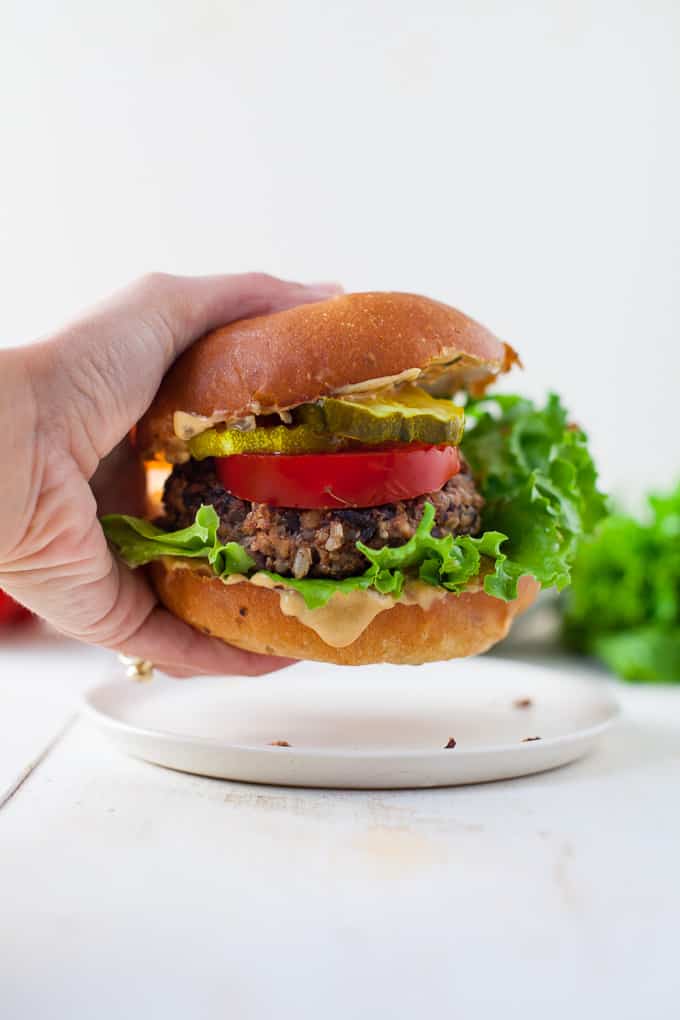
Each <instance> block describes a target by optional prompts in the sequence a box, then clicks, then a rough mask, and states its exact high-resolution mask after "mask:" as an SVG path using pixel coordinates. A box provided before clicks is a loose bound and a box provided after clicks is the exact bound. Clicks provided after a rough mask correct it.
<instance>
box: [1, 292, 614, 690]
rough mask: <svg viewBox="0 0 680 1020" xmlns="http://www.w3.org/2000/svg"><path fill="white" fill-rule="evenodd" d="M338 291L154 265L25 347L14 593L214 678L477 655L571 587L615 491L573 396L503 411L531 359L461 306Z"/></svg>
mask: <svg viewBox="0 0 680 1020" xmlns="http://www.w3.org/2000/svg"><path fill="white" fill-rule="evenodd" d="M337 291H338V288H335V287H324V286H321V287H302V286H300V285H297V284H287V283H284V282H282V281H279V280H274V279H272V278H270V277H264V276H257V275H255V276H242V277H206V278H197V279H187V278H178V277H167V276H152V277H149V278H147V279H145V280H144V281H142V282H140V283H138V284H136V285H134V286H133V287H131V288H129V289H128V290H127V291H126V292H123V294H121V295H119V296H118V297H117V298H114V299H113V300H112V301H110V302H109V303H108V304H107V305H104V306H102V307H101V308H99V309H96V310H95V311H94V312H92V313H91V314H90V315H89V316H88V317H86V318H84V319H82V320H81V321H80V322H77V323H75V324H73V325H72V326H71V327H69V328H68V329H65V330H63V331H62V332H61V333H59V334H58V335H57V336H55V337H53V338H51V339H49V340H47V341H44V342H42V343H40V344H36V345H33V346H32V347H29V348H24V349H16V350H11V351H6V352H2V353H0V368H2V372H1V373H0V391H2V393H1V395H2V399H1V400H0V418H1V419H2V426H3V436H4V437H5V450H6V452H7V456H8V462H9V466H10V472H9V475H8V477H11V478H12V485H11V486H9V487H8V491H7V493H6V496H5V499H4V501H3V502H2V503H0V587H4V588H6V589H7V590H8V591H9V592H10V593H11V594H12V595H14V596H15V597H16V598H18V599H19V600H20V601H21V602H22V603H23V604H25V605H27V606H29V607H30V608H31V609H33V610H35V611H36V612H37V613H38V614H39V615H41V616H43V617H45V618H46V619H48V620H49V621H50V622H52V623H53V624H54V625H55V626H57V627H58V628H59V629H60V630H62V631H64V632H65V633H67V634H69V635H71V636H74V637H77V638H80V639H81V640H85V641H90V642H95V643H98V644H102V645H105V646H107V647H110V648H114V649H116V650H119V651H123V652H125V653H127V654H129V655H135V656H139V657H141V658H145V659H150V660H152V661H153V662H154V663H155V664H156V665H158V666H159V667H160V668H163V669H165V670H166V671H167V672H171V673H173V674H175V675H191V674H195V673H201V672H202V673H225V672H232V673H233V672H244V673H261V672H266V671H267V670H271V669H274V668H277V667H278V666H280V665H281V664H282V663H283V662H285V661H287V660H288V659H291V658H312V659H319V660H324V661H330V662H337V663H342V664H348V665H354V664H360V663H370V662H384V661H387V662H397V663H418V662H424V661H428V660H436V659H444V658H452V657H457V656H464V655H471V654H474V653H476V652H479V651H483V650H484V649H486V648H488V647H489V646H490V645H491V644H493V643H494V642H495V641H498V640H499V639H500V638H502V637H503V636H504V635H505V633H506V632H507V630H508V628H509V626H510V624H511V622H512V619H513V617H514V616H515V615H516V614H517V613H518V612H520V611H521V610H522V609H523V608H524V607H525V606H526V605H527V604H528V603H529V602H530V601H531V600H532V599H533V597H534V596H535V594H536V592H537V590H538V588H539V587H541V586H542V587H548V586H551V585H554V586H556V587H558V588H561V587H563V586H564V585H565V584H567V583H568V582H569V576H570V574H569V571H570V565H571V562H572V559H573V555H574V548H575V544H576V541H577V539H578V537H579V536H580V534H581V532H583V531H587V530H589V529H590V528H591V527H592V525H593V524H594V523H595V521H596V520H597V519H598V518H599V516H601V514H602V512H603V499H602V497H601V495H600V494H599V493H598V492H597V490H596V487H595V478H596V475H595V470H594V468H593V464H592V461H591V459H590V456H589V454H588V451H587V447H586V442H585V436H584V435H583V433H581V432H580V431H579V430H578V429H575V428H573V427H570V426H569V424H568V422H567V418H566V412H565V411H564V409H563V407H562V406H561V404H560V402H559V399H558V398H557V397H555V396H553V397H551V398H550V399H549V400H548V402H547V404H546V406H545V408H542V409H539V408H536V407H535V406H534V405H533V404H532V403H531V402H530V401H527V400H524V399H522V398H520V397H508V396H503V397H495V398H492V397H488V396H485V390H486V387H487V386H488V384H489V383H490V382H492V381H493V380H494V379H495V378H496V377H497V376H498V375H500V374H501V373H502V372H505V371H507V370H509V369H510V368H511V367H512V365H513V363H514V362H515V361H517V356H516V355H515V353H514V351H513V350H512V349H511V348H510V347H509V346H508V345H506V344H504V343H502V342H501V341H499V340H497V339H496V338H495V337H494V336H493V335H492V334H490V333H489V332H488V331H487V330H485V329H484V328H483V327H482V326H480V325H479V324H478V323H476V322H474V321H473V320H471V319H469V318H468V317H467V316H465V315H463V314H462V313H460V312H458V311H456V310H455V309H453V308H450V307H448V306H446V305H443V304H441V303H439V302H436V301H430V300H429V299H427V298H422V297H418V296H415V295H410V294H399V293H367V294H349V295H339V294H338V293H337ZM331 295H332V296H331ZM225 322H226V323H229V322H231V325H227V326H224V325H223V324H224V323H225ZM216 327H220V328H216ZM211 330H212V332H211ZM199 338H200V339H199ZM195 341H198V342H195ZM165 373H167V375H165V378H163V376H164V374H165ZM131 429H133V434H134V445H135V453H134V454H133V452H132V450H131V448H130V445H129V443H127V441H126V436H127V433H128V432H129V431H130V430H131ZM142 463H144V464H145V465H146V468H147V470H148V472H149V477H150V478H154V477H156V476H157V475H158V474H159V472H162V473H163V474H164V475H165V476H166V480H165V485H164V490H163V494H162V499H161V501H160V503H159V502H158V501H154V500H149V498H148V491H147V492H145V491H144V490H145V480H144V472H143V470H142ZM147 488H148V487H147ZM98 513H99V514H102V513H103V514H104V516H103V518H102V521H103V526H104V530H102V528H101V526H100V524H99V520H98ZM107 538H108V542H109V545H107V541H106V539H107ZM110 549H113V550H114V551H115V552H116V553H117V556H112V555H111V551H110ZM121 561H122V562H121ZM138 567H145V568H146V569H144V570H138V569H136V568H138ZM130 568H131V569H130ZM149 578H150V580H151V584H150V583H149ZM159 601H160V603H161V604H162V605H163V606H164V607H166V608H162V607H161V605H159ZM281 657H284V658H283V659H282V658H281Z"/></svg>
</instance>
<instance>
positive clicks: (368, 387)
mask: <svg viewBox="0 0 680 1020" xmlns="http://www.w3.org/2000/svg"><path fill="white" fill-rule="evenodd" d="M420 372H421V370H420V369H419V368H407V369H406V370H405V371H403V372H400V373H399V375H383V376H380V377H379V378H378V379H365V380H364V382H358V383H348V385H347V386H340V387H339V389H337V390H333V393H334V394H339V395H343V394H347V393H370V392H371V391H373V390H384V389H387V387H388V386H398V385H399V383H405V382H413V381H414V379H417V378H418V376H419V375H420Z"/></svg>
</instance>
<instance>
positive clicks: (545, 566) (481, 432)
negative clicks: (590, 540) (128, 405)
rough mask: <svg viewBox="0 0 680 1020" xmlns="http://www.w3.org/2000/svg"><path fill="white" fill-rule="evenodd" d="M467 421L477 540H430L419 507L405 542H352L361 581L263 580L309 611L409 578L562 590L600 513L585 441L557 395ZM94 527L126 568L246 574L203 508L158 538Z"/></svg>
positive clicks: (110, 523)
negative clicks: (479, 507)
mask: <svg viewBox="0 0 680 1020" xmlns="http://www.w3.org/2000/svg"><path fill="white" fill-rule="evenodd" d="M466 415H467V418H468V422H469V425H470V428H469V431H468V433H466V436H465V439H464V442H463V447H462V448H463V453H464V454H465V456H466V458H467V459H468V461H469V463H470V465H471V467H472V469H473V474H474V475H475V478H476V479H477V481H478V484H479V486H480V489H481V491H482V494H483V495H484V497H485V500H486V506H485V509H484V513H483V520H482V523H483V527H484V530H483V532H482V534H481V535H480V536H479V537H477V538H473V537H471V536H469V535H462V536H458V537H457V538H454V537H453V536H452V535H447V536H445V537H443V538H437V537H436V536H434V535H433V534H432V530H433V526H434V517H435V511H434V507H433V506H432V504H430V503H426V504H425V506H424V510H423V515H422V518H421V520H420V522H419V524H418V527H417V529H416V531H415V534H414V535H413V537H412V538H411V539H409V541H408V542H406V543H405V544H404V545H401V546H385V547H384V548H382V549H371V548H370V547H368V546H366V545H364V544H363V543H361V542H357V548H358V549H359V550H360V551H361V552H362V553H363V555H364V556H365V557H366V560H367V563H368V566H367V569H366V571H365V573H363V574H361V575H358V576H356V577H350V578H346V579H345V580H342V581H333V580H328V579H323V578H319V579H316V578H302V579H300V580H295V579H293V578H289V577H281V576H280V575H278V574H273V573H271V574H270V575H269V576H270V577H271V578H272V579H273V580H274V581H275V583H276V584H277V585H281V586H284V587H288V588H293V589H294V590H295V591H298V592H299V593H300V594H301V595H302V597H303V598H304V600H305V603H306V605H307V606H308V607H309V608H310V609H316V608H319V607H320V606H323V605H325V604H326V603H327V602H328V600H329V599H330V598H331V596H332V595H333V594H334V593H335V592H349V591H355V590H358V589H363V590H365V589H368V588H372V589H374V590H375V591H378V592H380V593H382V594H385V595H392V596H393V597H394V598H399V597H400V595H401V594H402V592H403V589H404V585H405V583H406V581H407V580H408V579H409V578H419V579H420V580H421V581H423V582H425V583H426V584H430V585H436V586H439V587H443V588H445V589H446V590H447V591H450V592H453V593H455V594H459V593H461V592H462V591H464V590H465V588H466V586H467V585H468V584H469V583H470V581H471V580H472V579H473V578H475V577H477V575H478V574H479V573H480V571H482V570H483V571H484V575H485V576H484V590H485V591H486V592H487V593H488V594H489V595H493V596H494V597H496V598H499V599H503V600H506V601H507V600H509V599H513V598H515V597H516V595H517V585H518V582H519V580H520V578H522V577H524V576H526V575H532V576H533V577H535V578H536V580H537V581H539V583H540V584H541V586H542V587H549V586H552V585H554V586H556V587H557V588H563V587H564V586H565V585H566V584H568V583H569V579H570V568H571V563H572V560H573V556H574V553H575V548H576V542H577V539H578V538H579V536H580V535H581V534H582V532H583V531H586V530H589V529H590V528H591V527H592V525H593V524H594V523H595V522H596V521H597V520H598V519H599V518H600V517H601V516H602V514H603V512H604V497H603V496H602V495H601V494H600V493H599V492H598V491H597V488H596V485H595V481H596V472H595V468H594V466H593V462H592V460H591V458H590V454H589V453H588V449H587V446H586V438H585V436H584V434H583V433H582V432H581V431H580V430H579V429H576V428H574V427H572V426H569V424H568V422H567V416H566V411H565V410H564V408H563V407H562V405H561V404H560V401H559V399H558V398H557V397H556V396H551V397H550V398H549V400H548V402H547V404H546V406H545V408H543V409H538V408H536V407H535V406H534V404H533V403H532V402H531V401H529V400H525V399H523V398H521V397H507V396H500V397H494V398H492V399H484V400H477V401H471V402H470V403H469V404H468V406H467V408H466ZM102 524H103V527H104V531H105V533H106V535H107V537H108V539H109V541H110V542H111V543H112V545H113V546H114V547H115V548H116V549H117V550H118V552H119V554H120V555H121V557H122V558H123V559H124V560H125V561H126V562H127V563H128V564H129V565H130V566H132V567H135V566H140V565H142V564H144V563H148V562H149V561H150V560H152V559H155V558H157V557H161V556H191V557H202V558H204V559H206V560H207V561H208V563H210V565H211V566H212V567H213V570H214V571H215V573H216V575H217V576H219V577H226V576H228V575H229V574H231V573H243V574H248V573H250V572H251V571H252V570H253V568H254V567H255V563H254V561H253V560H252V559H251V557H250V556H249V555H248V553H247V552H246V551H245V550H244V549H242V548H241V546H239V545H237V544H236V543H235V542H229V543H227V544H226V545H223V544H221V543H220V541H219V538H218V536H217V528H218V525H219V520H218V518H217V514H216V513H215V511H214V509H213V508H212V507H209V506H203V507H201V508H200V510H199V511H198V513H197V514H196V520H195V522H194V524H193V525H191V527H189V528H184V529H182V530H181V531H175V532H165V531H162V530H161V529H160V528H157V527H155V526H154V525H153V524H150V523H149V522H147V521H140V520H138V519H137V518H134V517H126V516H121V515H115V514H114V515H111V516H108V517H105V518H103V520H102ZM267 573H268V572H267Z"/></svg>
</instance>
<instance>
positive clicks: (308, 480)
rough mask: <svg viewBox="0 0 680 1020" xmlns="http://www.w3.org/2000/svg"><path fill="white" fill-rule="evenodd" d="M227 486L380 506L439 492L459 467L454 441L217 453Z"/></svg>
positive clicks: (301, 503) (318, 502) (323, 504)
mask: <svg viewBox="0 0 680 1020" xmlns="http://www.w3.org/2000/svg"><path fill="white" fill-rule="evenodd" d="M215 463H216V464H217V474H218V476H219V478H220V481H221V482H222V484H223V485H224V487H225V489H227V490H228V491H229V492H231V493H233V494H234V496H238V497H239V499H247V500H250V501H252V502H254V503H268V504H269V505H270V506H284V507H285V506H290V507H305V508H308V509H312V508H319V509H325V508H329V507H334V508H336V509H338V508H341V507H353V506H381V505H382V504H383V503H395V502H396V501H397V500H400V499H413V498H415V497H416V496H422V495H423V494H424V493H426V492H436V490H437V489H441V487H442V486H443V485H444V484H445V482H447V481H448V480H449V478H452V477H453V475H455V474H457V473H458V471H459V470H460V457H459V455H458V450H457V448H456V447H454V446H422V445H418V444H415V443H410V444H409V445H408V446H403V447H392V448H390V449H382V450H379V449H378V450H376V449H373V450H352V451H351V452H345V453H303V454H275V453H241V454H235V455H234V456H232V457H216V458H215Z"/></svg>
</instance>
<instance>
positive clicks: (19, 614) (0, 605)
mask: <svg viewBox="0 0 680 1020" xmlns="http://www.w3.org/2000/svg"><path fill="white" fill-rule="evenodd" d="M32 615H33V614H32V613H31V611H30V609H26V607H25V606H21V605H19V603H18V602H15V601H14V599H13V598H12V597H11V596H10V595H8V594H7V592H5V591H2V589H0V624H3V623H19V622H20V621H21V620H28V619H30V617H31V616H32Z"/></svg>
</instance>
